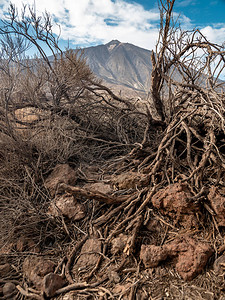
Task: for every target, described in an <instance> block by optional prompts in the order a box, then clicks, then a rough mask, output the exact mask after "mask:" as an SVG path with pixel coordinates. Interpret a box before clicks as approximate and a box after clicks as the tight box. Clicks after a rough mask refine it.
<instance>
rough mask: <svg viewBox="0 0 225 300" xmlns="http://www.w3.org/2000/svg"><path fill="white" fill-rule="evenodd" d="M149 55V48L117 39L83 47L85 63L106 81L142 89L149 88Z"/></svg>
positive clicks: (150, 66) (150, 67) (150, 68)
mask: <svg viewBox="0 0 225 300" xmlns="http://www.w3.org/2000/svg"><path fill="white" fill-rule="evenodd" d="M150 55H151V51H149V50H146V49H142V48H140V47H137V46H134V45H132V44H129V43H120V42H119V41H117V40H113V41H111V42H110V43H108V44H105V45H99V46H95V47H89V48H85V49H84V57H85V58H86V61H87V64H88V65H89V66H90V68H91V69H92V71H93V72H94V73H95V74H96V75H97V76H98V77H100V78H102V79H103V80H104V81H105V82H106V83H109V84H116V85H122V86H126V87H129V88H132V89H136V90H142V91H143V90H148V89H149V83H150V75H151V70H152V65H151V61H150Z"/></svg>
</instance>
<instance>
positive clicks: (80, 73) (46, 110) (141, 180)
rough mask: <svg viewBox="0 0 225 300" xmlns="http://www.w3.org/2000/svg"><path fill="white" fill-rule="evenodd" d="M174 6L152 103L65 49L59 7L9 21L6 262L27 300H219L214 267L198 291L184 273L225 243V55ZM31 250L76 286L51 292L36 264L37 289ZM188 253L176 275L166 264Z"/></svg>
mask: <svg viewBox="0 0 225 300" xmlns="http://www.w3.org/2000/svg"><path fill="white" fill-rule="evenodd" d="M174 2H175V0H160V11H161V28H160V32H159V40H158V43H157V47H156V52H155V53H153V54H152V57H151V60H152V65H153V71H152V78H151V79H152V85H151V99H150V100H148V101H144V102H143V103H142V105H141V106H139V107H137V106H136V105H135V103H134V102H133V101H132V99H122V98H121V97H119V96H117V95H115V94H114V93H113V92H112V91H111V90H110V89H109V88H107V87H105V86H104V85H103V83H102V82H100V81H99V80H98V79H97V78H96V77H95V76H94V74H93V73H92V72H91V70H90V69H89V67H88V66H87V65H86V62H85V59H84V58H83V56H82V51H74V50H70V49H68V50H66V51H65V52H62V50H61V49H60V48H59V46H58V39H57V37H56V36H55V35H54V34H53V32H52V23H51V18H50V15H48V14H45V15H44V16H43V17H42V18H41V17H39V16H37V15H36V12H35V10H34V9H33V8H31V7H26V6H25V7H24V9H23V13H22V15H21V16H20V15H19V14H18V13H17V10H16V8H15V6H13V5H10V8H9V14H8V15H7V19H4V20H3V21H2V24H1V27H0V34H1V58H0V78H1V84H0V197H1V216H0V221H1V222H0V224H1V226H0V229H1V235H0V247H1V250H0V256H1V257H2V260H3V262H4V261H5V262H7V263H8V262H9V263H10V264H11V265H13V266H14V269H15V270H16V275H15V276H16V278H14V279H13V280H16V284H17V289H18V293H16V295H14V296H15V297H17V298H15V299H26V298H27V297H30V298H32V297H33V298H35V299H43V297H44V295H43V293H45V294H46V295H51V296H50V297H52V296H55V297H56V298H57V299H63V298H62V297H63V296H62V294H63V293H68V292H70V291H71V290H76V292H74V294H73V295H71V298H70V299H83V298H85V297H86V298H88V297H89V298H91V299H92V298H93V299H110V297H111V299H117V298H118V299H135V297H139V296H140V297H142V298H141V299H150V298H152V299H159V298H157V297H159V296H160V297H167V298H168V299H206V296H204V295H206V294H207V295H211V296H212V297H211V296H210V297H211V298H210V299H219V296H220V292H221V290H222V289H223V288H224V287H223V286H221V284H220V282H219V280H217V279H218V278H217V275H215V272H213V271H212V270H211V269H209V272H208V273H203V274H202V275H199V277H197V278H196V279H194V285H195V286H196V288H194V287H193V286H194V285H191V284H190V285H189V284H183V281H182V280H181V278H180V277H182V278H183V279H193V277H194V276H195V275H197V274H198V273H199V272H200V271H201V270H202V269H203V268H204V267H205V265H206V263H207V261H208V258H209V257H210V256H212V253H215V257H213V259H216V258H217V255H218V254H221V253H222V252H223V251H224V249H225V247H224V226H225V215H224V214H225V212H224V208H223V204H224V203H225V196H224V182H225V178H224V174H225V172H224V171H225V170H224V168H225V149H224V140H225V127H224V121H225V119H224V118H225V115H224V113H225V111H224V110H225V109H224V107H225V103H224V102H225V93H224V82H222V81H221V80H220V79H219V77H220V74H221V72H223V71H224V67H225V63H224V62H225V61H224V54H225V49H224V47H223V46H220V45H215V44H213V43H211V42H209V41H208V40H207V39H206V38H205V37H204V36H203V35H202V34H201V32H200V31H198V30H194V31H192V32H187V31H182V30H181V28H180V27H179V26H177V25H176V23H175V22H174V20H173V17H172V12H173V6H174ZM30 46H33V47H36V49H37V51H38V55H37V56H36V57H35V58H32V59H28V58H27V57H26V56H25V54H24V53H25V50H26V49H27V48H28V47H30ZM45 47H48V48H49V50H50V51H51V53H52V56H47V54H46V51H45V50H44V49H45ZM61 165H63V166H65V165H66V168H65V170H68V171H65V174H57V170H59V169H60V168H61V167H60V166H61ZM68 165H69V166H70V167H69V166H68ZM70 168H72V169H73V172H74V171H75V174H76V175H75V177H76V178H75V177H73V178H72V179H71V178H70V177H68V178H67V176H68V174H69V173H71V172H72V171H70V170H71V169H70ZM55 173H56V176H55ZM54 176H55V177H54ZM49 182H50V183H49ZM74 182H76V183H74ZM50 187H51V188H50ZM168 195H169V196H168ZM168 197H169V198H168ZM171 199H172V200H171ZM174 199H175V200H174ZM215 199H216V200H215ZM215 201H216V202H215ZM71 203H72V204H71ZM71 205H72V208H71ZM73 206H74V207H73ZM65 208H69V210H70V211H69V212H68V211H65ZM73 209H76V211H75V212H74V213H71V210H73ZM71 215H72V217H71ZM190 245H191V247H192V248H191V249H189V248H188V247H189V246H190ZM199 245H200V246H199ZM81 248H82V249H81ZM181 248H182V249H184V248H185V249H186V250H180V249H181ZM80 249H81V250H80ZM152 249H153V250H152ZM174 249H176V250H174ZM193 249H194V250H193ZM196 249H197V250H198V251H200V254H199V252H198V251H197V250H196ZM199 249H200V250H199ZM148 251H149V252H148ZM182 251H183V252H185V253H188V254H190V253H191V254H190V256H191V257H197V260H199V261H200V262H202V261H204V263H203V264H202V265H201V264H200V263H199V262H196V261H191V262H190V264H191V267H190V269H191V270H192V268H193V269H194V270H193V273H191V272H189V270H188V272H189V273H188V274H187V270H183V269H182V267H181V266H180V265H182V264H181V262H180V261H181V259H183V258H184V260H188V259H190V258H188V255H186V256H185V255H184V254H182V255H183V257H182V255H181V254H180V253H182ZM204 251H205V252H207V255H206V254H205V253H203V252H204ZM149 253H153V254H154V253H158V260H155V261H151V257H150V259H149V258H148V256H149ZM202 253H203V254H202ZM30 255H33V256H45V257H48V258H51V260H52V261H54V262H55V263H56V264H58V266H57V268H56V270H55V273H58V274H59V273H60V272H62V275H64V276H65V278H66V282H67V286H66V287H64V288H62V289H60V287H58V288H57V289H56V290H55V291H54V293H53V294H52V292H51V293H50V292H49V291H47V289H45V288H44V290H42V291H40V290H39V288H40V280H42V278H41V275H40V274H39V273H38V276H37V277H35V279H34V277H32V276H34V275H32V276H31V275H30V274H28V273H29V272H28V271H27V273H26V272H25V271H24V270H23V271H24V272H25V273H26V274H28V275H26V276H27V278H26V281H29V280H30V281H31V282H32V283H31V282H29V285H30V284H33V285H34V286H35V288H36V289H37V291H35V290H34V289H33V290H31V289H29V288H28V287H27V283H26V282H25V280H24V279H23V278H22V276H21V272H22V265H23V264H24V260H25V258H26V257H28V256H30ZM198 255H200V258H199V256H198ZM150 256H151V255H150ZM153 256H154V255H153ZM174 257H175V260H176V259H177V260H178V262H179V263H180V265H179V266H177V265H176V271H175V267H174V265H173V264H172V263H171V264H172V265H171V266H169V265H166V266H165V267H164V266H162V267H159V268H158V269H155V271H154V269H152V267H157V265H158V264H159V263H160V262H161V261H164V260H165V259H170V258H173V259H174ZM26 259H27V258H26ZM60 259H61V260H60ZM154 259H155V258H154ZM154 259H152V260H154ZM28 260H29V258H28ZM28 260H25V261H26V263H25V265H26V266H28V265H29V261H28ZM90 262H92V263H93V265H92V264H90ZM184 264H185V263H184ZM31 265H32V262H31ZM193 265H194V267H193ZM195 266H196V268H195ZM148 267H151V268H150V269H149V268H148ZM83 269H84V270H85V271H83ZM157 270H159V271H157ZM167 270H170V271H167ZM32 274H33V273H32ZM126 274H128V275H126ZM4 275H5V274H4ZM36 275H37V274H36ZM36 275H35V276H36ZM44 275H45V274H43V276H44ZM7 276H9V275H8V273H7ZM7 276H5V278H3V279H2V281H1V284H3V283H5V282H7V281H8V280H9V279H10V280H12V276H11V275H10V276H11V277H10V276H9V278H7ZM219 276H220V277H221V276H222V277H223V276H224V275H223V274H222V275H221V274H220V275H219ZM2 277H4V276H2ZM127 277H128V278H130V281H129V280H127ZM164 278H165V279H164ZM199 278H200V279H199ZM168 279H170V280H168ZM74 280H76V283H74ZM154 281H155V282H156V281H157V282H158V287H157V286H155V283H154V286H153V282H154ZM45 283H46V282H45ZM46 284H47V283H46ZM181 286H182V288H181V289H182V292H181V289H180V287H181ZM48 293H50V294H48ZM160 293H161V294H160ZM182 293H183V294H182ZM167 294H168V295H167ZM136 295H139V296H136ZM3 297H5V295H3ZM204 297H205V298H204ZM207 299H208V298H207Z"/></svg>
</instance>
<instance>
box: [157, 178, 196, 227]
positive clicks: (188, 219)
mask: <svg viewBox="0 0 225 300" xmlns="http://www.w3.org/2000/svg"><path fill="white" fill-rule="evenodd" d="M191 198H192V194H191V192H190V190H189V188H188V186H187V185H186V184H184V183H175V184H171V185H169V186H167V187H166V188H163V189H161V190H159V191H158V192H157V193H155V195H153V197H152V204H153V206H154V207H156V208H157V209H159V210H160V212H161V213H162V214H163V215H167V216H169V217H171V219H172V220H173V222H174V224H176V223H177V222H180V223H181V224H182V225H184V226H185V227H186V228H187V227H192V226H197V224H198V222H197V218H196V216H195V213H196V212H197V211H198V210H199V209H198V206H197V205H195V204H194V203H193V201H192V200H191Z"/></svg>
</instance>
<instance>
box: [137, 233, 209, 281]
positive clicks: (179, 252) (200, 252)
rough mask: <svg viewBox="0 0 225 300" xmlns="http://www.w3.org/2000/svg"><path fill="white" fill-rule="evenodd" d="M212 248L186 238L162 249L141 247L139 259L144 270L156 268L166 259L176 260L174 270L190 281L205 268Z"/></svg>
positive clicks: (179, 239) (158, 247)
mask: <svg viewBox="0 0 225 300" xmlns="http://www.w3.org/2000/svg"><path fill="white" fill-rule="evenodd" d="M212 254H213V250H212V248H211V247H210V246H209V245H208V244H206V243H202V242H198V241H196V240H194V239H193V238H191V237H189V236H186V237H182V238H177V239H175V240H174V241H173V242H171V243H168V244H166V245H164V246H162V247H160V246H154V245H142V246H141V252H140V259H141V260H142V261H143V263H144V265H145V267H146V268H149V267H157V266H158V265H159V263H160V262H162V261H165V260H166V259H168V258H176V265H175V268H176V270H177V272H178V273H179V274H180V276H181V277H182V278H183V279H184V280H192V279H193V278H194V277H195V276H196V275H197V274H199V273H200V272H201V271H202V270H203V269H204V267H205V265H206V263H207V261H208V259H209V257H210V256H211V255H212Z"/></svg>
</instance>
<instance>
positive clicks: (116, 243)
mask: <svg viewBox="0 0 225 300" xmlns="http://www.w3.org/2000/svg"><path fill="white" fill-rule="evenodd" d="M127 241H128V236H127V235H125V234H123V233H120V234H119V236H118V237H117V238H115V239H113V240H112V242H111V253H112V254H114V255H117V254H120V253H122V252H123V250H124V248H125V246H126V244H127Z"/></svg>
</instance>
